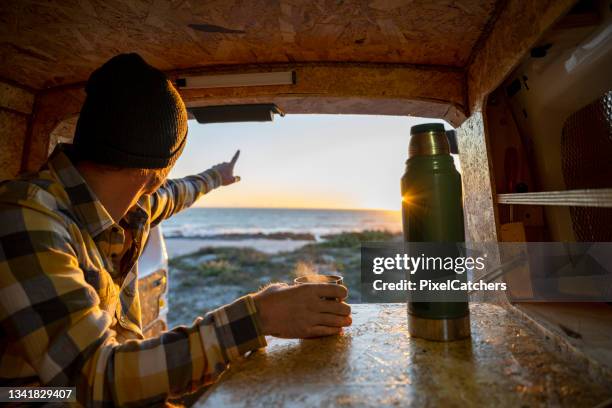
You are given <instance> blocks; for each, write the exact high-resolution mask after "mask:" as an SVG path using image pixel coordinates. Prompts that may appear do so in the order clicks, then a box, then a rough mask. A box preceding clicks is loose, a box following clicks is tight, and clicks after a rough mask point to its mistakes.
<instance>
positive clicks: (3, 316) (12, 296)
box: [0, 205, 266, 406]
mask: <svg viewBox="0 0 612 408" xmlns="http://www.w3.org/2000/svg"><path fill="white" fill-rule="evenodd" d="M0 207H1V208H0V214H1V216H0V219H1V220H2V222H9V221H12V225H13V226H14V227H11V228H9V229H4V230H3V233H2V234H1V235H0V327H1V328H2V332H3V333H4V334H5V335H6V336H7V337H8V340H9V341H10V342H12V343H14V344H16V345H17V346H18V349H19V350H21V351H22V357H23V358H24V359H25V360H26V361H27V362H28V363H29V365H31V366H32V367H33V369H34V370H35V372H36V373H37V374H38V376H39V378H40V381H41V383H42V385H47V386H76V387H77V398H78V400H79V402H81V403H82V404H84V405H87V406H89V405H92V404H96V405H99V403H113V404H116V405H125V404H152V403H155V402H160V401H163V400H165V399H166V398H167V397H168V396H169V395H179V394H182V393H184V392H188V391H192V390H195V389H196V388H198V387H199V386H201V385H203V384H206V383H210V382H212V381H214V380H215V379H216V377H217V376H218V375H219V374H220V373H221V372H222V371H223V370H225V368H226V367H227V365H228V363H230V362H231V361H232V360H234V359H236V358H238V357H239V356H241V355H243V354H244V353H245V352H247V351H248V350H254V349H257V348H260V347H264V346H265V345H266V343H265V338H264V337H263V336H262V335H261V331H260V328H259V320H258V317H257V313H256V312H257V311H256V309H255V304H254V301H253V299H252V297H251V296H246V297H244V298H241V299H239V300H237V301H236V302H234V303H232V304H230V305H228V306H225V307H222V308H220V309H217V310H215V311H213V312H210V313H208V314H207V315H206V316H204V317H203V318H202V317H200V318H198V319H197V320H196V321H195V322H194V324H193V325H191V326H190V327H184V326H183V327H178V328H176V329H174V330H172V331H169V332H165V333H163V334H162V335H160V336H158V337H154V338H151V339H147V340H131V341H128V342H126V343H124V344H118V342H117V340H116V339H115V332H114V331H113V330H111V329H110V326H111V323H112V318H113V316H111V315H110V314H109V313H108V312H106V311H104V310H101V309H100V307H99V303H100V300H99V298H98V294H97V292H96V290H95V289H94V288H93V287H92V286H91V285H90V284H88V283H87V282H86V281H85V278H84V274H83V271H82V270H81V269H80V267H79V264H78V260H77V257H76V253H75V250H74V248H73V246H72V245H71V238H70V235H69V233H68V231H67V229H66V227H65V226H64V225H63V223H62V222H61V221H60V220H59V219H54V218H52V215H51V214H47V213H43V212H40V211H36V210H33V209H29V208H21V207H17V206H7V205H0ZM16 226H22V228H21V229H20V228H16ZM23 227H25V228H23Z"/></svg>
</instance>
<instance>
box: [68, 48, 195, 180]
mask: <svg viewBox="0 0 612 408" xmlns="http://www.w3.org/2000/svg"><path fill="white" fill-rule="evenodd" d="M85 91H86V93H87V97H86V99H85V103H84V104H83V107H82V108H81V114H80V116H79V120H78V122H77V126H76V131H75V135H74V142H73V145H74V152H75V154H76V156H77V158H78V159H79V160H90V161H93V162H95V163H100V164H108V165H114V166H118V167H130V168H142V169H159V168H165V167H168V166H170V165H172V164H173V163H174V162H175V161H176V159H177V158H178V157H179V156H180V154H181V152H182V151H183V148H184V147H185V141H186V139H187V137H186V136H187V111H186V109H185V104H184V103H183V101H182V100H181V97H180V95H179V94H178V92H177V91H176V89H175V88H174V87H173V86H172V84H171V83H170V82H169V81H168V79H167V78H166V76H165V75H164V74H163V73H162V72H161V71H159V70H158V69H156V68H154V67H152V66H151V65H149V64H147V63H146V62H145V61H144V60H143V59H142V58H141V57H140V56H139V55H138V54H121V55H117V56H116V57H113V58H111V59H110V60H109V61H108V62H106V63H105V64H104V65H102V66H101V67H100V68H98V69H97V70H95V71H94V72H93V73H92V74H91V76H90V77H89V80H88V81H87V86H86V88H85Z"/></svg>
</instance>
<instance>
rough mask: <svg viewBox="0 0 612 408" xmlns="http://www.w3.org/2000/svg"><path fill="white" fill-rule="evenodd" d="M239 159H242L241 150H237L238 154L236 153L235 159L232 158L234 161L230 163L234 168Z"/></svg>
mask: <svg viewBox="0 0 612 408" xmlns="http://www.w3.org/2000/svg"><path fill="white" fill-rule="evenodd" d="M238 157H240V150H236V153H234V157H232V160H231V161H230V164H231V165H232V166H233V165H234V164H236V162H237V161H238Z"/></svg>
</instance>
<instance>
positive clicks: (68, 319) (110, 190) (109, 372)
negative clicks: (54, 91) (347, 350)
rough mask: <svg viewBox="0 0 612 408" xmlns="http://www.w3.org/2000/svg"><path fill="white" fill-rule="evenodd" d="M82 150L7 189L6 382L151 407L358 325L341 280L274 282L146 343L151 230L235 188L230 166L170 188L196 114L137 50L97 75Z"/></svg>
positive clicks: (1, 312)
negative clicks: (261, 358) (276, 345)
mask: <svg viewBox="0 0 612 408" xmlns="http://www.w3.org/2000/svg"><path fill="white" fill-rule="evenodd" d="M86 93H87V98H86V100H85V103H84V105H83V107H82V110H81V114H80V116H79V120H78V123H77V127H76V131H75V138H74V143H73V144H72V145H59V146H58V147H57V148H56V149H55V151H54V152H53V154H52V155H51V157H50V158H49V160H48V162H47V164H46V165H45V166H43V168H42V169H41V171H40V172H39V173H38V174H36V175H34V176H24V177H22V178H20V179H17V180H11V181H5V182H3V183H2V184H0V320H1V323H0V330H1V332H2V337H1V339H0V359H1V360H0V381H1V384H0V385H2V386H25V385H45V386H76V388H77V389H76V396H77V399H78V402H79V403H80V404H81V405H87V406H93V405H102V404H105V405H106V404H109V405H110V404H115V405H145V404H146V405H151V404H157V403H163V401H165V400H166V399H167V398H168V397H169V396H178V395H181V394H183V393H186V392H190V391H194V390H196V389H197V388H198V387H200V386H202V385H204V384H207V383H210V382H212V381H214V380H215V379H216V378H217V377H218V375H219V374H220V373H221V372H222V371H223V370H225V369H226V368H227V366H228V364H229V363H230V362H231V361H232V360H234V359H237V358H239V357H240V356H242V355H244V354H245V353H246V352H248V351H250V350H255V349H258V348H261V347H265V346H266V341H265V337H264V336H265V335H274V336H280V337H287V338H305V337H316V336H325V335H332V334H337V333H339V332H340V331H341V328H342V327H344V326H347V325H349V324H350V323H351V318H350V308H349V306H348V305H346V304H345V303H344V302H338V301H334V300H325V299H329V298H338V299H344V298H346V296H347V291H346V288H344V287H342V286H337V285H326V284H311V285H303V286H302V285H300V286H286V285H273V286H270V287H268V288H266V289H264V290H262V291H260V292H258V293H255V294H251V295H247V296H244V297H242V298H240V299H238V300H236V301H235V302H233V303H232V304H230V305H227V306H224V307H221V308H219V309H217V310H215V311H212V312H210V313H208V314H206V315H205V316H204V317H198V318H197V319H196V320H195V322H194V323H193V325H192V326H190V327H177V328H175V329H174V330H171V331H168V332H165V333H163V334H161V335H160V336H157V337H154V338H149V339H143V336H142V332H141V321H140V304H139V297H138V292H137V278H138V273H137V269H136V261H137V259H138V257H139V255H140V253H141V251H142V248H143V245H144V243H145V242H146V239H147V235H148V233H149V229H150V228H151V227H153V226H155V225H157V224H158V223H159V222H161V221H162V220H164V219H166V218H168V217H170V216H172V215H173V214H175V213H177V212H178V211H180V210H182V209H184V208H186V207H189V206H190V205H191V204H193V203H194V202H195V201H196V200H197V199H198V198H199V197H200V196H201V195H203V194H205V193H207V192H209V191H210V190H212V189H214V188H216V187H219V186H222V185H229V184H231V183H233V182H235V181H236V179H237V178H236V177H234V175H233V167H234V164H235V161H236V159H237V156H235V157H234V159H233V160H232V161H231V162H230V163H223V164H220V165H217V166H215V167H213V168H212V169H209V170H207V171H205V172H203V173H200V174H197V175H194V176H190V177H186V178H184V179H180V180H167V181H166V182H165V184H163V182H164V180H165V178H166V176H167V174H168V172H169V171H170V169H171V167H172V165H173V164H174V162H175V161H176V159H177V158H178V157H179V155H180V154H181V152H182V150H183V148H184V146H185V140H186V135H187V113H186V110H185V106H184V104H183V102H182V100H181V98H180V96H179V95H178V93H177V91H176V90H175V89H174V87H173V86H172V84H171V83H170V82H169V81H168V80H167V79H166V78H165V76H164V75H163V74H162V73H161V72H160V71H158V70H156V69H155V68H153V67H151V66H149V65H147V64H146V63H145V62H144V61H143V60H142V59H141V58H140V57H139V56H138V55H136V54H127V55H119V56H117V57H115V58H112V59H111V60H110V61H108V62H107V63H106V64H104V65H103V66H102V67H101V68H99V69H98V70H96V71H95V72H94V73H93V74H92V75H91V77H90V78H89V80H88V82H87V86H86Z"/></svg>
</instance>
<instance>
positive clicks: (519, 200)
mask: <svg viewBox="0 0 612 408" xmlns="http://www.w3.org/2000/svg"><path fill="white" fill-rule="evenodd" d="M497 203H498V204H517V205H555V206H567V207H606V208H612V188H600V189H585V190H565V191H541V192H534V193H513V194H497Z"/></svg>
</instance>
